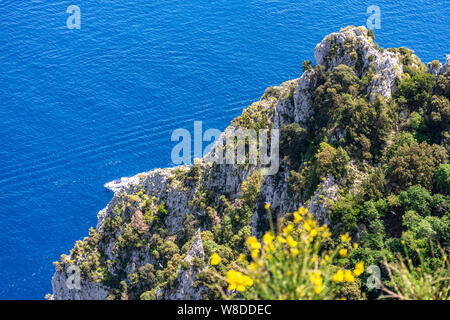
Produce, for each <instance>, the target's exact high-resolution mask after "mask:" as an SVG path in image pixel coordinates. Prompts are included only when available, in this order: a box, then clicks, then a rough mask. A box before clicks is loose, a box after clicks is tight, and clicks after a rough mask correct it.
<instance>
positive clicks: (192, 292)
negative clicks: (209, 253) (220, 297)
mask: <svg viewBox="0 0 450 320" xmlns="http://www.w3.org/2000/svg"><path fill="white" fill-rule="evenodd" d="M194 258H199V259H202V260H203V259H204V258H205V252H204V251H203V242H202V237H201V234H200V229H199V230H197V232H196V234H195V239H194V242H193V243H192V246H191V248H190V249H189V251H188V253H187V254H186V256H185V257H184V261H185V262H188V263H189V265H190V267H189V268H188V269H187V270H182V271H181V272H180V273H179V275H178V285H177V287H176V288H175V290H173V291H169V292H166V293H165V294H164V299H167V300H199V299H201V298H202V294H203V292H204V291H205V290H206V289H205V288H204V287H201V286H196V285H195V283H194V282H195V280H196V276H197V274H199V273H200V272H201V271H202V269H198V268H196V267H195V266H194V265H193V263H192V262H193V260H194Z"/></svg>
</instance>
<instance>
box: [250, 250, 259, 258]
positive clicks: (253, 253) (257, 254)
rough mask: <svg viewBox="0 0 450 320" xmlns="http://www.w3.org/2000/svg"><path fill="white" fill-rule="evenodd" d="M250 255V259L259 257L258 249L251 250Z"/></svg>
mask: <svg viewBox="0 0 450 320" xmlns="http://www.w3.org/2000/svg"><path fill="white" fill-rule="evenodd" d="M251 254H252V258H253V259H256V258H258V256H259V250H258V249H256V250H252V252H251Z"/></svg>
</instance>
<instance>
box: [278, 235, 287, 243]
mask: <svg viewBox="0 0 450 320" xmlns="http://www.w3.org/2000/svg"><path fill="white" fill-rule="evenodd" d="M277 240H278V242H279V243H286V239H284V238H283V237H281V236H277Z"/></svg>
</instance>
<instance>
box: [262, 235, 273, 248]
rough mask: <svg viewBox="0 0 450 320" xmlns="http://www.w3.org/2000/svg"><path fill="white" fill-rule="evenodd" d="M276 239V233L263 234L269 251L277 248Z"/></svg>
mask: <svg viewBox="0 0 450 320" xmlns="http://www.w3.org/2000/svg"><path fill="white" fill-rule="evenodd" d="M274 239H275V237H274V235H273V234H272V233H270V232H267V233H266V234H265V235H264V236H263V242H264V245H265V250H266V251H267V252H272V251H274V250H275V248H274V247H273V240H274Z"/></svg>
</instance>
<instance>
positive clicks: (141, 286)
mask: <svg viewBox="0 0 450 320" xmlns="http://www.w3.org/2000/svg"><path fill="white" fill-rule="evenodd" d="M314 57H315V61H316V65H315V66H312V65H310V64H308V63H304V66H303V69H304V70H303V73H302V75H301V76H300V77H299V78H298V79H294V80H289V81H286V82H284V83H282V84H281V85H279V86H273V87H269V88H268V89H267V90H266V91H265V92H264V94H263V96H262V97H261V99H260V100H259V101H257V102H255V103H253V104H252V105H251V106H249V107H248V108H247V109H245V110H244V111H243V113H242V115H241V116H239V117H238V118H236V119H234V120H233V121H232V123H231V125H230V126H229V127H228V128H227V129H226V130H225V132H224V133H223V136H222V137H226V136H227V135H230V134H233V132H234V130H235V129H236V128H252V129H256V130H258V129H269V130H270V129H280V159H281V160H280V166H279V170H278V172H277V173H276V174H274V175H262V174H261V169H262V168H261V167H260V166H258V165H250V164H243V165H242V164H236V165H233V164H223V165H218V164H214V163H212V161H211V159H213V158H214V156H215V155H216V154H217V153H218V152H222V148H221V147H219V146H218V145H216V146H215V147H213V149H212V151H211V153H210V154H208V155H207V156H205V157H204V158H203V159H196V160H195V163H194V164H193V165H192V166H179V167H175V168H165V169H156V170H152V171H150V172H145V173H141V174H139V175H136V176H135V177H133V178H132V179H129V180H126V181H127V183H123V184H122V185H121V186H120V187H119V188H116V189H114V191H115V192H114V196H113V198H112V200H111V202H110V203H109V204H108V205H107V206H106V208H104V209H103V210H101V211H100V212H99V213H98V224H97V226H96V228H95V229H91V230H90V235H89V237H86V238H85V239H83V240H81V241H78V242H77V243H76V244H75V246H74V248H73V249H72V251H71V252H70V254H68V255H62V256H61V259H60V261H58V262H56V263H55V266H56V272H55V274H54V276H53V279H52V286H53V293H52V295H51V296H49V297H48V298H50V299H55V300H64V299H140V298H141V299H208V298H218V297H219V295H218V293H217V292H216V291H215V290H214V288H213V286H212V283H211V281H212V280H211V278H210V277H208V273H207V269H208V261H209V258H210V256H211V255H212V253H214V252H220V255H221V257H222V260H223V264H224V268H226V267H227V265H231V264H233V263H236V261H237V260H238V259H239V257H240V255H241V254H243V253H245V252H244V251H245V248H246V246H245V239H246V238H247V237H248V236H250V235H254V236H256V237H257V238H260V237H261V236H262V235H263V234H264V232H265V231H266V230H268V228H269V224H270V223H269V220H268V217H267V214H266V211H265V210H264V205H265V204H266V203H270V205H271V208H272V212H274V213H275V216H274V217H272V218H273V219H274V222H275V223H276V221H277V220H278V219H280V217H282V216H283V215H285V214H287V213H289V212H293V211H295V210H297V209H298V208H299V207H302V206H303V207H306V208H308V209H309V212H311V213H312V214H313V215H314V216H315V218H316V219H317V220H318V221H319V222H320V223H326V224H329V225H330V226H331V228H333V227H335V228H341V227H342V226H343V225H345V222H342V221H337V220H336V216H332V212H333V207H334V205H335V204H336V203H337V202H338V201H340V199H342V198H345V197H347V196H348V195H353V196H355V197H357V196H358V195H361V197H362V198H364V197H365V196H366V193H367V190H366V189H367V188H366V186H367V184H368V181H373V180H376V179H375V178H374V175H376V174H378V172H379V170H380V168H383V164H385V169H382V170H384V171H383V177H385V178H383V179H385V181H387V182H386V185H385V186H384V187H383V191H381V193H385V194H390V193H395V192H397V191H398V190H406V189H407V188H408V187H409V186H410V185H409V184H408V183H407V182H404V181H403V180H401V178H402V177H399V176H398V175H396V173H395V172H396V171H395V170H394V169H395V168H394V169H392V170H391V169H389V168H391V167H393V166H395V163H393V162H392V159H393V156H392V155H391V154H390V150H391V147H392V145H394V142H395V141H397V140H396V137H397V136H398V134H399V132H401V131H402V130H409V129H404V128H406V125H404V124H405V123H411V114H414V111H413V110H411V109H410V110H408V108H401V101H400V100H399V99H397V96H396V91H397V89H398V87H399V86H400V85H401V83H402V82H404V81H408V79H411V77H413V76H414V75H415V74H428V75H432V76H433V77H434V79H435V81H439V77H441V78H442V77H445V76H446V77H447V79H448V72H447V69H448V68H449V65H450V56H447V61H446V63H445V64H444V65H442V64H440V63H439V62H436V61H434V62H432V63H430V64H428V66H425V65H424V64H423V63H422V62H421V61H420V59H419V58H418V57H417V56H416V55H414V54H413V52H412V51H411V50H409V49H406V48H391V49H383V48H380V47H379V46H378V44H376V43H375V42H374V37H373V33H372V32H369V31H368V30H367V29H366V28H364V27H353V26H349V27H346V28H344V29H341V30H340V31H339V32H336V33H331V34H329V35H327V36H326V37H325V38H324V39H323V40H322V41H321V42H320V43H319V44H317V46H316V48H315V53H314ZM444 75H445V76H444ZM336 92H337V93H336ZM446 94H448V92H444V93H443V94H441V96H442V97H443V98H442V99H448V96H446ZM335 95H336V96H335ZM336 97H337V98H336ZM336 99H338V100H336ZM396 99H397V100H396ZM394 100H395V101H394ZM447 101H448V100H447ZM445 103H446V102H445ZM406 104H407V102H405V105H406ZM341 105H343V106H348V107H343V108H342V110H341V109H339V108H338V109H333V108H336V106H341ZM363 112H364V113H363ZM433 112H434V111H433ZM430 114H431V113H430ZM426 116H427V113H426V112H425V113H424V115H422V117H424V118H425V120H424V121H425V122H426V121H428V120H427V119H428V118H426ZM447 117H448V115H447ZM433 119H437V118H436V117H435V118H433ZM440 119H441V120H439V121H441V122H439V123H441V124H442V121H443V125H442V126H441V127H440V129H439V132H437V133H436V136H433V137H432V138H431V140H428V141H429V142H428V143H429V144H430V145H439V148H441V149H442V150H441V149H439V150H438V151H436V152H437V153H439V152H441V153H442V154H444V155H443V156H442V157H441V158H439V159H440V160H439V162H436V163H435V164H434V165H435V166H436V168H437V167H438V166H439V165H441V164H445V163H447V162H448V156H447V154H448V127H447V126H448V118H446V119H444V120H442V117H441V118H440ZM413 120H414V116H413ZM430 121H431V120H430ZM436 121H438V120H436ZM446 121H447V122H446ZM408 128H409V127H408ZM411 130H412V129H411ZM436 148H437V147H436ZM328 151H330V154H332V160H330V161H331V162H330V163H329V164H323V163H324V161H325V160H324V159H327V158H326V157H325V156H324V153H325V152H328ZM322 160H323V161H322ZM333 161H334V162H333ZM319 164H320V165H319ZM436 168H434V169H433V170H436ZM433 172H434V171H433ZM423 185H424V186H426V182H424V184H423ZM430 188H431V187H430ZM397 189H398V190H397ZM445 192H446V190H444V191H443V192H442V193H444V194H445ZM396 223H401V222H398V221H397V222H395V221H394V222H392V224H394V225H395V224H396ZM367 228H368V226H367V225H365V224H364V223H363V222H357V223H356V229H355V230H354V235H355V237H356V238H357V239H360V238H361V237H362V235H363V233H364V232H365V230H367ZM393 229H394V228H393ZM394 233H395V232H394V231H393V234H394ZM71 266H77V267H78V268H79V270H80V275H81V281H80V283H79V287H74V286H71V285H67V283H68V281H71V280H70V279H71V278H70V277H71V276H72V274H71V273H70V272H67V271H68V270H72V269H71Z"/></svg>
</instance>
